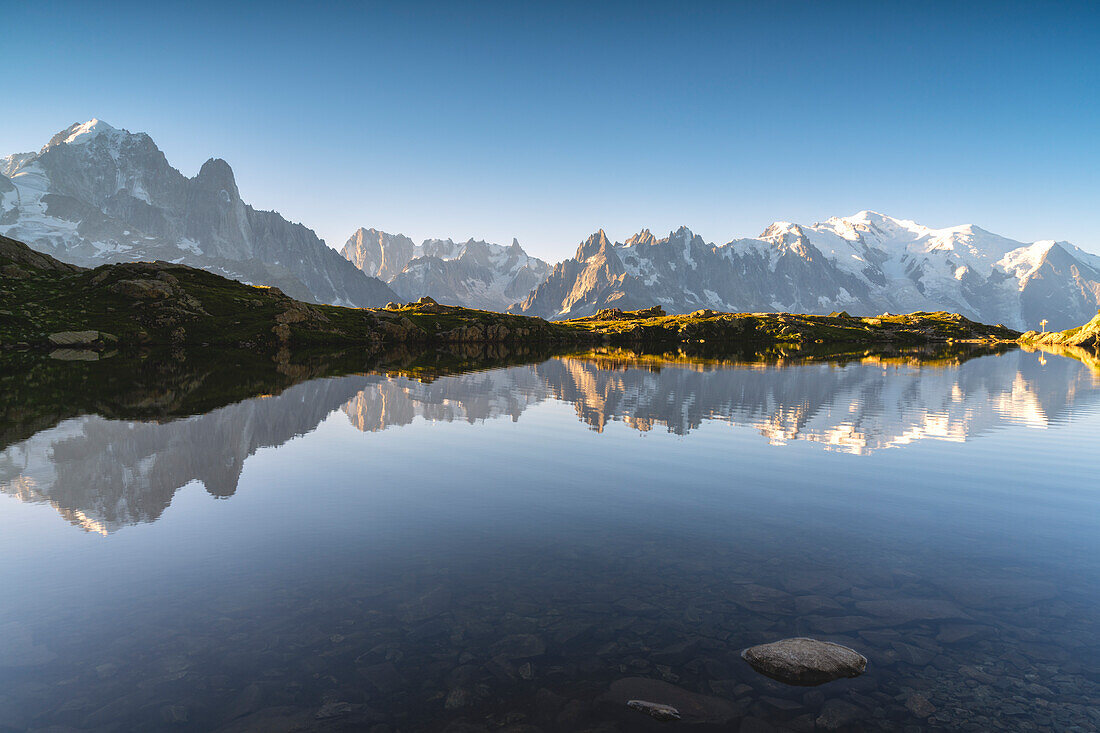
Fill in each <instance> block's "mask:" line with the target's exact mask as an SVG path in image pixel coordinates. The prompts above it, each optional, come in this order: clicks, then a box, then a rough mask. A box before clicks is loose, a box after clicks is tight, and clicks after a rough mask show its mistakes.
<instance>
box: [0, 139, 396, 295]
mask: <svg viewBox="0 0 1100 733" xmlns="http://www.w3.org/2000/svg"><path fill="white" fill-rule="evenodd" d="M0 174H2V175H0V234H4V235H6V236H9V237H12V238H13V239H17V240H20V241H23V242H26V243H27V244H28V245H30V246H32V247H34V248H35V249H39V250H41V251H43V252H46V253H48V254H50V255H53V256H55V257H57V258H58V259H60V260H62V261H65V262H70V263H73V264H77V265H85V266H92V267H94V266H96V265H100V264H103V263H107V262H128V261H136V260H155V259H160V260H169V261H172V262H180V263H183V264H187V265H191V266H194V267H201V268H204V269H208V270H211V271H213V272H217V273H218V274H221V275H224V276H226V277H230V278H233V279H235V280H241V281H243V282H247V283H252V284H258V285H259V284H262V285H275V286H277V287H279V288H282V289H283V291H284V292H286V293H287V294H288V295H291V296H292V297H296V298H300V299H303V300H312V301H316V302H327V303H335V304H344V305H359V306H366V305H382V304H384V303H386V301H388V300H390V299H391V298H392V297H393V295H394V293H393V292H392V291H391V290H390V289H389V288H387V287H386V286H385V285H384V284H383V283H381V282H379V281H378V280H376V279H373V278H367V277H364V276H363V274H362V273H361V272H359V271H357V270H356V269H355V268H354V267H353V266H351V265H350V264H349V263H348V262H347V261H346V260H344V258H342V257H340V256H339V255H338V254H337V253H336V252H334V251H333V250H332V249H331V248H329V247H328V246H326V245H325V243H324V242H322V241H321V240H320V239H319V238H318V237H317V236H316V235H315V234H314V233H313V232H312V231H310V230H308V229H306V228H305V227H303V226H301V225H300V224H292V223H291V222H288V221H287V220H286V219H284V218H282V217H281V216H279V214H277V213H276V212H273V211H258V210H256V209H253V208H252V207H251V206H249V205H248V204H246V203H245V202H243V201H241V199H240V195H239V192H238V190H237V186H236V183H235V182H234V176H233V170H232V168H230V167H229V164H228V163H226V162H225V161H224V160H221V159H220V158H211V159H210V160H208V161H207V162H206V163H205V164H204V165H203V167H202V170H201V171H199V174H198V175H196V176H194V177H193V178H188V177H186V176H184V175H183V174H182V173H180V171H178V170H177V169H175V168H173V167H172V166H171V165H170V164H169V163H168V160H167V159H166V158H165V156H164V153H163V152H161V151H160V149H159V148H157V146H156V143H154V142H153V140H152V138H150V137H149V136H148V135H146V134H145V133H131V132H129V131H127V130H124V129H119V128H116V127H113V126H111V125H109V124H107V123H106V122H103V121H102V120H99V119H94V118H93V119H91V120H88V121H87V122H78V123H76V124H73V125H70V126H69V127H67V128H65V129H64V130H62V131H61V132H59V133H57V134H56V135H54V136H53V137H52V138H51V139H50V141H49V142H48V143H46V145H44V146H43V147H42V148H41V150H40V151H39V152H37V153H21V154H15V155H9V156H7V157H4V158H0Z"/></svg>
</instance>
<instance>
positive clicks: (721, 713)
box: [603, 677, 737, 725]
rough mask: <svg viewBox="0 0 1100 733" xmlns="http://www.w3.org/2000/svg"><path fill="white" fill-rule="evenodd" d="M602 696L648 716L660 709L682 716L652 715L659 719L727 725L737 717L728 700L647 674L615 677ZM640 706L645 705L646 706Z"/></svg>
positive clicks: (695, 723) (694, 723)
mask: <svg viewBox="0 0 1100 733" xmlns="http://www.w3.org/2000/svg"><path fill="white" fill-rule="evenodd" d="M603 699H604V700H606V701H608V702H611V703H615V704H618V705H629V706H630V707H631V708H632V709H634V710H639V711H640V712H644V713H646V714H647V715H653V713H654V712H658V711H659V710H661V709H665V710H666V711H667V710H672V711H674V712H675V713H676V714H677V715H678V716H679V717H677V718H657V716H656V715H653V717H655V718H657V719H658V720H680V721H682V722H683V723H686V724H693V725H697V724H706V725H726V724H728V723H729V722H730V721H731V720H733V719H735V718H736V717H737V709H736V708H735V707H734V706H733V705H732V704H731V703H729V702H728V701H726V700H723V699H721V698H718V697H711V696H710V695H700V694H699V693H696V692H690V691H688V690H685V689H684V688H682V687H677V686H676V685H673V684H669V683H668V682H662V681H661V680H655V679H649V678H646V677H627V678H625V679H621V680H616V681H615V682H613V683H612V684H611V687H610V688H609V689H608V691H607V693H606V694H605V695H604V696H603ZM632 703H633V704H632ZM640 706H645V709H643V707H640ZM650 706H652V707H650Z"/></svg>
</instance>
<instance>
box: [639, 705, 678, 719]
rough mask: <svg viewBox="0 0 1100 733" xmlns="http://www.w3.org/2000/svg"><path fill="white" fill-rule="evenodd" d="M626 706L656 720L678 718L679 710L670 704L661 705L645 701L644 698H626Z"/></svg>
mask: <svg viewBox="0 0 1100 733" xmlns="http://www.w3.org/2000/svg"><path fill="white" fill-rule="evenodd" d="M626 706H627V707H628V708H633V709H634V710H637V711H638V712H641V713H645V714H646V715H648V716H649V717H651V718H655V719H657V720H679V719H680V711H679V710H677V709H676V708H674V707H672V706H671V705H662V704H661V703H659V702H646V701H645V700H627V702H626Z"/></svg>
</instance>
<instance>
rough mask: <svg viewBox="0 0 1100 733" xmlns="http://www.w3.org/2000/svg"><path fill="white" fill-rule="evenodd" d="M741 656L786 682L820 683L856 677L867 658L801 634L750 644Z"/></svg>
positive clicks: (864, 666)
mask: <svg viewBox="0 0 1100 733" xmlns="http://www.w3.org/2000/svg"><path fill="white" fill-rule="evenodd" d="M741 658H742V659H744V660H745V661H746V662H748V663H749V664H750V665H751V666H752V668H753V669H755V670H756V671H757V672H759V673H760V674H762V675H766V676H768V677H771V678H772V679H773V680H778V681H780V682H785V683H787V684H788V685H807V686H809V685H820V684H824V683H826V682H831V681H833V680H837V679H840V678H841V677H858V676H859V675H861V674H863V672H864V670H866V669H867V658H866V657H864V656H863V655H862V654H860V653H859V652H857V651H855V650H854V649H849V648H848V647H846V646H841V645H840V644H834V643H832V642H830V641H818V640H817V639H807V638H804V637H795V638H793V639H783V640H781V641H773V642H772V643H770V644H761V645H759V646H754V647H749V648H748V649H746V650H745V651H743V652H741Z"/></svg>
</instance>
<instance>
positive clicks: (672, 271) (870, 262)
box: [512, 211, 1100, 329]
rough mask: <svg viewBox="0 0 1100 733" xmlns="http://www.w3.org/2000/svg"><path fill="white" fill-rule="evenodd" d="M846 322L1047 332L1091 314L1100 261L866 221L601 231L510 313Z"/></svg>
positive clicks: (985, 237) (875, 217) (1067, 251)
mask: <svg viewBox="0 0 1100 733" xmlns="http://www.w3.org/2000/svg"><path fill="white" fill-rule="evenodd" d="M654 304H658V305H661V306H663V307H664V309H665V310H666V311H669V312H675V313H688V312H692V311H694V310H697V309H702V308H710V309H714V310H720V311H740V312H745V311H751V312H759V311H792V312H801V313H829V312H831V311H848V312H850V313H851V314H852V315H875V314H878V313H882V312H884V311H886V312H894V313H909V312H913V311H920V310H925V311H939V310H948V311H954V312H958V313H962V314H963V315H965V316H967V317H968V318H972V319H974V320H978V321H982V322H985V323H1003V324H1005V325H1007V326H1009V327H1013V328H1017V329H1026V328H1029V327H1030V328H1034V327H1035V326H1037V325H1038V324H1039V322H1040V321H1041V320H1043V319H1046V320H1048V321H1049V325H1050V327H1051V328H1069V327H1071V326H1074V325H1079V324H1081V323H1083V322H1085V321H1088V320H1089V319H1090V318H1092V316H1093V315H1095V313H1096V311H1097V308H1098V307H1100V257H1097V256H1096V255H1093V254H1090V253H1088V252H1085V251H1084V250H1081V249H1080V248H1078V247H1075V246H1073V245H1071V244H1069V243H1067V242H1055V241H1049V240H1048V241H1039V242H1033V243H1031V244H1025V243H1023V242H1017V241H1014V240H1011V239H1007V238H1005V237H1001V236H999V235H996V234H992V233H990V232H987V231H985V230H984V229H981V228H979V227H976V226H972V225H965V226H957V227H951V228H946V229H932V228H929V227H926V226H922V225H920V224H917V223H916V222H913V221H908V220H903V219H894V218H892V217H889V216H885V215H883V214H879V213H876V212H872V211H861V212H859V213H858V214H856V215H854V216H849V217H842V218H841V217H834V218H831V219H829V220H828V221H825V222H823V223H818V224H814V225H812V226H802V225H799V224H793V223H790V222H777V223H775V224H772V225H771V226H769V227H768V228H767V229H765V230H764V232H763V233H762V234H761V235H760V236H759V237H757V238H753V239H735V240H733V241H730V242H728V243H727V244H724V245H720V246H718V245H714V244H710V243H707V242H704V241H703V239H702V237H700V236H698V235H696V234H693V233H692V232H691V230H690V229H688V228H686V227H681V228H680V229H678V230H677V231H675V232H672V233H670V234H669V236H667V237H665V238H663V239H658V238H656V237H655V236H654V235H653V234H652V233H650V231H649V230H648V229H645V230H642V231H641V232H639V233H638V234H636V235H634V236H633V237H631V238H629V239H628V240H626V242H622V243H612V242H611V241H610V240H609V239H608V238H607V235H606V234H605V233H604V232H603V230H600V231H598V232H597V233H595V234H593V235H592V236H590V237H589V238H588V239H586V240H585V241H584V242H582V243H581V245H580V247H578V248H577V253H576V255H574V257H573V258H571V259H568V260H566V261H564V262H561V263H559V264H557V265H556V266H555V267H554V269H553V271H552V272H551V273H550V275H549V277H548V278H547V280H546V281H545V282H543V283H542V284H541V285H539V286H538V287H537V288H536V289H535V290H534V291H533V292H532V293H531V294H530V295H529V296H528V297H527V298H526V299H525V300H524V301H523V302H522V303H519V304H517V305H515V306H513V308H512V310H513V312H517V313H524V314H528V315H535V316H542V317H544V318H574V317H580V316H587V315H591V314H593V313H595V312H596V311H597V310H599V309H602V308H613V307H614V308H621V309H624V310H632V309H638V308H645V307H649V306H652V305H654Z"/></svg>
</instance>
